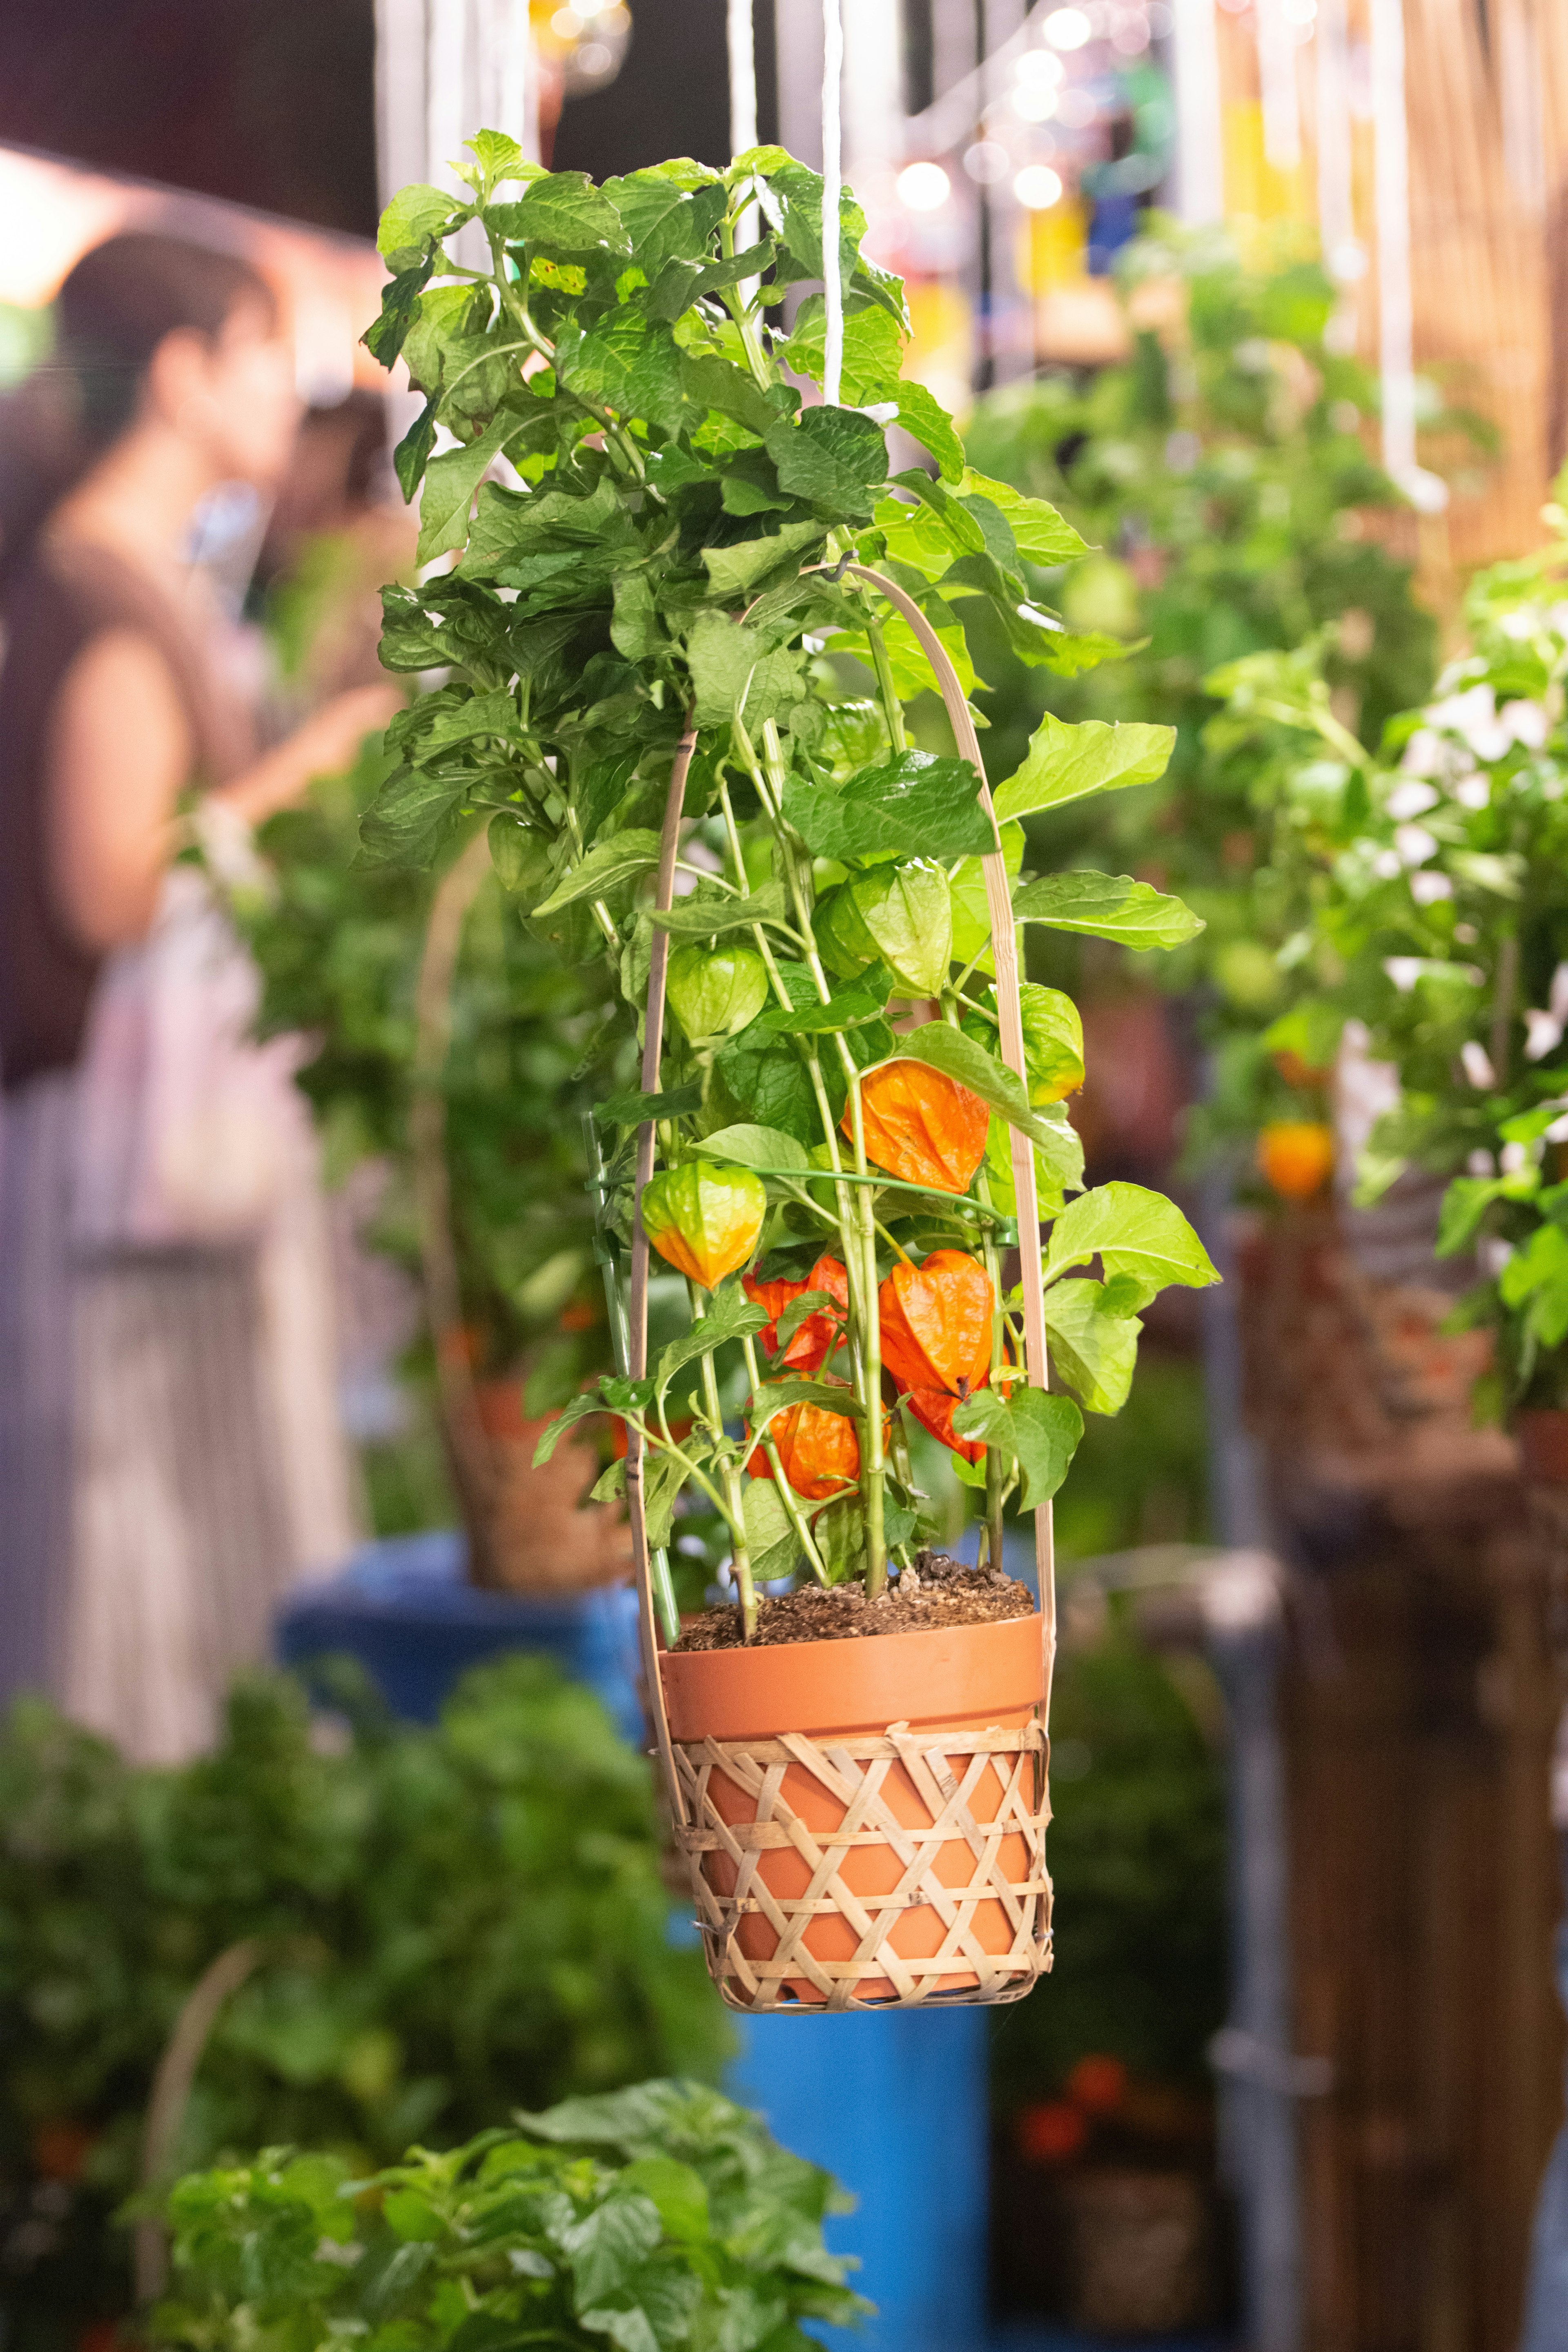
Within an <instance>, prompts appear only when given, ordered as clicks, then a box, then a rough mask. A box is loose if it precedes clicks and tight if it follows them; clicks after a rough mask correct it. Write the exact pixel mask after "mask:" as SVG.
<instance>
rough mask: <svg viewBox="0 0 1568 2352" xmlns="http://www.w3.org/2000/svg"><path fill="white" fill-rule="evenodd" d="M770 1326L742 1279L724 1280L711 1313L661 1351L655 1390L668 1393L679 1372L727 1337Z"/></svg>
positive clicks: (750, 1333)
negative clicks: (739, 1280) (736, 1280)
mask: <svg viewBox="0 0 1568 2352" xmlns="http://www.w3.org/2000/svg"><path fill="white" fill-rule="evenodd" d="M767 1326H768V1318H767V1317H766V1315H765V1314H764V1313H763V1309H762V1308H761V1307H754V1306H753V1305H752V1301H751V1300H750V1299H749V1298H748V1297H747V1296H746V1294H745V1292H744V1291H743V1290H742V1287H741V1286H740V1284H739V1283H738V1282H722V1283H721V1284H720V1286H719V1287H718V1289H717V1290H715V1291H714V1292H713V1293H712V1294H711V1296H710V1298H709V1301H708V1311H707V1313H706V1314H705V1315H700V1316H699V1317H698V1318H697V1319H696V1321H695V1322H694V1323H693V1324H692V1325H691V1328H690V1329H689V1330H688V1331H683V1332H682V1333H681V1335H680V1337H679V1339H672V1340H671V1341H670V1343H669V1345H668V1348H666V1349H664V1351H663V1353H662V1354H661V1355H660V1357H659V1360H658V1363H657V1365H656V1366H655V1367H654V1380H655V1391H654V1392H655V1394H656V1395H657V1396H658V1397H660V1398H663V1397H666V1396H668V1393H669V1384H670V1382H671V1381H672V1380H674V1378H675V1376H676V1374H677V1372H679V1371H681V1370H684V1368H685V1367H686V1365H688V1364H694V1363H696V1362H697V1360H698V1359H699V1358H700V1357H701V1356H710V1355H711V1354H712V1353H713V1351H714V1349H716V1348H721V1347H723V1345H724V1343H725V1341H726V1340H728V1339H747V1338H750V1337H752V1336H754V1334H755V1333H757V1332H758V1331H765V1330H766V1329H767Z"/></svg>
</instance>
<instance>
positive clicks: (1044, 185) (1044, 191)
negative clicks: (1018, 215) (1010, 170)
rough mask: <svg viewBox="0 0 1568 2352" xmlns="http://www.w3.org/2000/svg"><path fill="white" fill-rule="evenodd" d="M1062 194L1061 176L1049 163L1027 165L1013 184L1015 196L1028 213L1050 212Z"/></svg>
mask: <svg viewBox="0 0 1568 2352" xmlns="http://www.w3.org/2000/svg"><path fill="white" fill-rule="evenodd" d="M1061 192H1062V184H1061V179H1060V176H1059V175H1058V173H1055V172H1053V171H1052V169H1051V167H1050V165H1049V164H1048V163H1026V164H1025V166H1024V168H1023V170H1022V171H1021V172H1020V173H1019V174H1018V176H1017V178H1016V180H1015V181H1014V183H1013V194H1015V195H1016V197H1017V199H1018V202H1019V203H1020V204H1021V205H1023V207H1024V209H1025V211H1026V212H1031V213H1044V212H1049V210H1050V208H1051V206H1052V205H1054V204H1055V203H1056V202H1057V201H1058V198H1059V196H1060V195H1061Z"/></svg>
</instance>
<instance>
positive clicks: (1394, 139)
mask: <svg viewBox="0 0 1568 2352" xmlns="http://www.w3.org/2000/svg"><path fill="white" fill-rule="evenodd" d="M1371 15H1372V119H1373V137H1374V139H1375V142H1376V162H1375V168H1374V173H1373V186H1374V189H1375V192H1376V198H1377V330H1378V334H1377V340H1378V364H1379V368H1380V370H1381V372H1382V379H1383V462H1384V468H1385V470H1386V471H1387V472H1388V473H1389V474H1390V475H1391V476H1392V478H1393V479H1394V481H1396V482H1397V483H1398V485H1399V487H1400V488H1401V489H1402V490H1403V491H1404V492H1405V496H1406V497H1407V498H1408V499H1410V501H1411V503H1412V505H1414V506H1415V507H1417V508H1419V509H1421V511H1422V512H1423V513H1426V514H1435V513H1436V512H1437V511H1438V510H1439V509H1441V508H1443V507H1445V506H1446V505H1447V501H1448V492H1447V485H1446V483H1444V482H1443V481H1441V480H1440V479H1439V478H1438V477H1437V476H1436V474H1429V473H1427V472H1426V469H1425V467H1421V466H1419V465H1417V463H1416V461H1415V309H1414V303H1413V299H1412V294H1411V283H1410V140H1409V131H1408V127H1407V125H1406V122H1405V12H1404V0H1372V10H1371Z"/></svg>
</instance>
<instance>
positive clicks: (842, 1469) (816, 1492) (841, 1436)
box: [746, 1404, 860, 1503]
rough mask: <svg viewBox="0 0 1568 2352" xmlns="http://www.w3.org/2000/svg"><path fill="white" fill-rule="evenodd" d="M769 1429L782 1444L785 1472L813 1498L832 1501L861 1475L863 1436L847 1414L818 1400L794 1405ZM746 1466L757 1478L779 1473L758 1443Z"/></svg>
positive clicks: (808, 1498) (780, 1452)
mask: <svg viewBox="0 0 1568 2352" xmlns="http://www.w3.org/2000/svg"><path fill="white" fill-rule="evenodd" d="M768 1434H769V1436H770V1437H771V1438H772V1439H773V1444H774V1445H775V1446H776V1447H777V1449H778V1457H779V1461H780V1463H781V1465H783V1469H784V1476H785V1477H786V1478H787V1479H788V1480H789V1483H790V1485H791V1486H793V1487H794V1488H795V1493H796V1494H797V1495H804V1496H805V1499H806V1501H807V1502H810V1503H826V1502H828V1501H829V1500H831V1498H832V1497H833V1496H835V1495H842V1494H844V1493H846V1492H847V1490H848V1489H849V1488H850V1487H851V1486H854V1484H855V1482H856V1480H857V1479H858V1477H859V1475H860V1440H859V1438H858V1435H857V1434H856V1430H855V1424H854V1423H853V1422H852V1421H851V1420H850V1419H849V1418H848V1416H847V1414H845V1413H842V1412H826V1411H825V1410H824V1409H823V1407H822V1406H821V1405H816V1404H795V1405H791V1407H790V1409H789V1411H788V1412H781V1413H780V1414H779V1415H778V1417H777V1419H776V1420H774V1421H771V1422H770V1423H768ZM746 1467H747V1469H748V1470H749V1471H750V1472H751V1474H752V1477H753V1478H771V1477H772V1476H773V1464H772V1463H771V1462H770V1461H769V1460H768V1457H767V1455H766V1454H765V1453H764V1452H763V1448H762V1446H761V1445H755V1446H753V1447H752V1452H751V1454H749V1455H748V1456H747V1460H746Z"/></svg>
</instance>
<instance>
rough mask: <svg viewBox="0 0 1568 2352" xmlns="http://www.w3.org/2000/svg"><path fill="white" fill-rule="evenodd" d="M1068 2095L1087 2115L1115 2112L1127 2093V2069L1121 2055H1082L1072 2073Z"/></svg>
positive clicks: (1069, 2077)
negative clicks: (1085, 2056) (1107, 2056)
mask: <svg viewBox="0 0 1568 2352" xmlns="http://www.w3.org/2000/svg"><path fill="white" fill-rule="evenodd" d="M1067 2095H1068V2098H1069V2099H1070V2100H1071V2101H1072V2103H1073V2105H1075V2106H1077V2107H1081V2108H1082V2109H1083V2110H1084V2112H1085V2114H1086V2115H1091V2116H1109V2115H1111V2114H1113V2113H1114V2112H1115V2110H1116V2109H1117V2108H1118V2107H1119V2106H1120V2105H1121V2102H1122V2100H1123V2099H1124V2098H1125V2097H1126V2095H1127V2069H1126V2067H1125V2066H1124V2065H1123V2064H1122V2063H1121V2059H1120V2058H1105V2057H1101V2056H1100V2055H1098V2054H1097V2055H1095V2056H1093V2057H1089V2058H1080V2059H1079V2062H1078V2063H1077V2065H1076V2066H1074V2068H1073V2070H1072V2072H1071V2074H1069V2075H1068V2079H1067Z"/></svg>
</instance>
